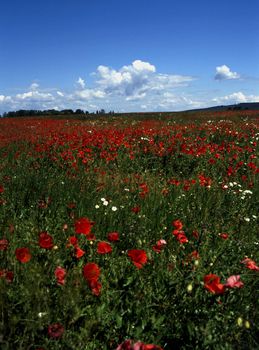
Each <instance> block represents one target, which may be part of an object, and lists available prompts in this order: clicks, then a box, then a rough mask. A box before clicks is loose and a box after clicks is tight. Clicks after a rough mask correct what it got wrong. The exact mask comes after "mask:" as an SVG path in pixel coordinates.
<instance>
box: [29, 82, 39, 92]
mask: <svg viewBox="0 0 259 350" xmlns="http://www.w3.org/2000/svg"><path fill="white" fill-rule="evenodd" d="M38 88H39V84H37V83H32V84H31V86H30V90H37V89H38Z"/></svg>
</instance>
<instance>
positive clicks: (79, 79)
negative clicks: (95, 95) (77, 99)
mask: <svg viewBox="0 0 259 350" xmlns="http://www.w3.org/2000/svg"><path fill="white" fill-rule="evenodd" d="M76 83H77V85H78V86H79V87H80V88H82V89H84V88H85V81H84V79H82V78H81V77H79V78H78V80H77V82H76Z"/></svg>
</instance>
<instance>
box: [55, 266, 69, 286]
mask: <svg viewBox="0 0 259 350" xmlns="http://www.w3.org/2000/svg"><path fill="white" fill-rule="evenodd" d="M66 274H67V272H66V270H65V269H64V268H63V267H60V266H58V267H57V268H56V270H55V277H56V280H57V283H58V284H61V285H64V284H65V277H66Z"/></svg>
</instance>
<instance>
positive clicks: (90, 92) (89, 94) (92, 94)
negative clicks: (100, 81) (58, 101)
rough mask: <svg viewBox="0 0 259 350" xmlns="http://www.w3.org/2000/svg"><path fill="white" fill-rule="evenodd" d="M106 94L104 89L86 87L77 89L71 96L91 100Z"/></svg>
mask: <svg viewBox="0 0 259 350" xmlns="http://www.w3.org/2000/svg"><path fill="white" fill-rule="evenodd" d="M105 96H106V94H105V92H104V91H102V90H96V89H85V90H80V91H76V92H75V94H74V95H72V96H71V98H74V97H77V98H80V99H82V100H91V99H93V98H104V97H105Z"/></svg>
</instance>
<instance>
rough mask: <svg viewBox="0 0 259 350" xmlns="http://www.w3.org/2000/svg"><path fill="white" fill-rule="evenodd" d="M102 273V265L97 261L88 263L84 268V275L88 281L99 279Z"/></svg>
mask: <svg viewBox="0 0 259 350" xmlns="http://www.w3.org/2000/svg"><path fill="white" fill-rule="evenodd" d="M100 273H101V270H100V267H99V266H98V265H97V264H95V263H87V264H86V265H85V266H84V268H83V275H84V278H85V279H86V280H87V282H92V281H97V280H98V278H99V276H100Z"/></svg>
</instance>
